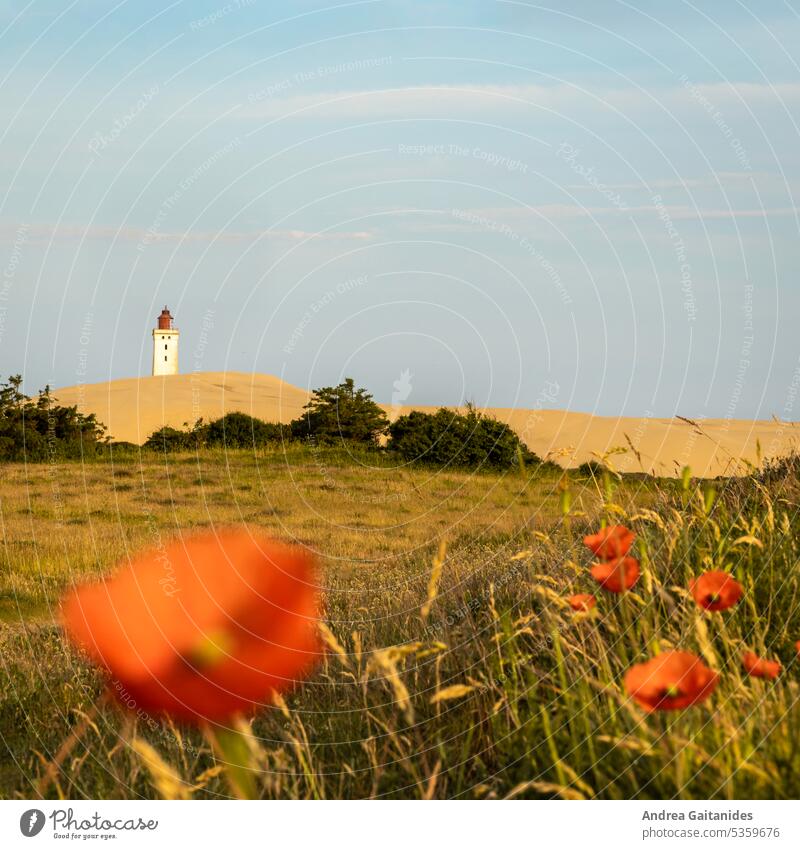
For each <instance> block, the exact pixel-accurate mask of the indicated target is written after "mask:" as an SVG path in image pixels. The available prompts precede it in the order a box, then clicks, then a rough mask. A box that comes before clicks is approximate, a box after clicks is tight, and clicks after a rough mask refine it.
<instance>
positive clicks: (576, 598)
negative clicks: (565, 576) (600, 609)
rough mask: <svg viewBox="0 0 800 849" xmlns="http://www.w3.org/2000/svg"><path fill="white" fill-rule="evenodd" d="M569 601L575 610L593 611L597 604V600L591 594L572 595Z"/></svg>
mask: <svg viewBox="0 0 800 849" xmlns="http://www.w3.org/2000/svg"><path fill="white" fill-rule="evenodd" d="M567 601H568V602H569V606H570V607H571V608H572V609H573V610H581V611H585V610H591V609H592V608H593V607H595V605H596V604H597V599H596V598H595V597H594V596H593V595H592V594H591V593H578V595H571V596H570V597H569V598H568V599H567Z"/></svg>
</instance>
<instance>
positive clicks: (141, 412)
mask: <svg viewBox="0 0 800 849" xmlns="http://www.w3.org/2000/svg"><path fill="white" fill-rule="evenodd" d="M55 395H56V397H57V398H58V399H59V401H61V402H62V403H64V404H70V405H73V404H74V405H77V406H78V408H79V409H80V410H81V411H82V412H86V413H90V412H91V413H95V414H96V415H97V417H98V418H99V419H100V420H101V421H102V422H104V423H105V424H106V426H107V427H108V429H109V432H110V433H111V435H112V436H113V438H114V439H116V440H125V441H128V442H135V443H142V442H144V440H145V439H146V438H147V437H148V436H149V435H150V434H151V433H152V432H153V431H154V430H157V429H158V428H160V427H162V426H163V425H172V426H174V427H181V426H182V425H183V424H184V423H187V422H189V423H191V422H194V421H196V420H197V419H198V418H204V419H206V420H209V419H214V418H218V417H219V416H221V415H224V414H225V413H226V412H233V411H239V412H243V413H248V414H249V415H252V416H257V417H258V418H261V419H265V420H267V421H281V422H288V421H291V420H292V419H294V418H296V417H297V416H298V415H299V414H300V412H301V410H302V408H303V405H304V404H305V403H306V401H307V399H308V393H307V392H306V391H305V390H303V389H299V388H298V387H296V386H292V385H291V384H290V383H286V382H284V381H282V380H281V379H280V378H277V377H274V376H273V375H267V374H247V373H243V372H201V373H196V374H181V375H172V376H169V377H142V378H127V379H124V380H113V381H110V382H108V383H95V384H90V385H84V386H71V387H66V388H63V389H58V390H56V392H55ZM385 409H386V410H387V413H389V414H390V415H392V416H397V415H400V414H401V413H405V412H408V411H409V410H411V409H422V410H424V409H430V408H426V407H402V408H390V407H388V406H386V407H385ZM487 412H489V413H492V414H493V415H495V416H497V418H498V419H500V420H501V421H504V422H507V423H508V424H510V425H511V427H513V428H514V429H515V430H516V431H517V432H518V433H519V434H520V435H521V436H522V438H523V439H524V441H525V442H526V444H527V445H528V447H529V448H530V449H531V450H532V451H535V452H536V453H537V454H538V455H539V456H540V457H549V458H550V459H553V460H555V461H557V462H559V463H561V464H562V465H564V466H570V467H571V466H577V465H580V464H581V463H583V462H585V461H586V460H590V459H593V458H595V457H596V456H597V455H601V454H604V453H605V452H607V451H610V450H611V449H614V448H621V447H622V448H627V447H628V439H629V440H630V442H631V443H632V444H633V446H634V447H635V448H636V451H638V452H639V454H640V457H641V462H640V459H639V458H637V456H636V455H635V454H634V452H633V451H630V450H628V453H626V454H622V455H620V456H617V457H615V458H614V464H615V466H616V468H618V469H619V470H620V471H625V472H639V471H642V470H644V471H647V472H654V473H656V474H660V475H675V474H678V473H679V472H680V469H681V468H683V466H686V465H688V466H691V468H692V471H693V473H694V474H695V475H697V476H701V477H715V476H717V475H723V474H733V473H736V472H737V471H742V470H743V468H744V463H745V462H750V463H755V462H756V461H757V456H758V451H759V448H758V445H759V444H760V447H761V454H762V457H771V456H778V455H781V454H786V453H788V452H789V451H791V450H793V449H795V448H796V447H797V439H798V435H800V430H798V428H797V426H796V425H794V424H791V423H782V422H777V421H744V420H725V419H707V420H706V421H704V422H703V423H702V427H701V429H700V430H698V428H696V427H694V426H693V425H692V424H690V423H688V422H686V421H683V420H681V419H677V418H674V419H655V418H651V419H648V418H625V417H619V418H614V417H604V416H593V415H589V414H587V413H572V412H566V411H559V410H524V409H507V408H495V409H490V410H488V411H487Z"/></svg>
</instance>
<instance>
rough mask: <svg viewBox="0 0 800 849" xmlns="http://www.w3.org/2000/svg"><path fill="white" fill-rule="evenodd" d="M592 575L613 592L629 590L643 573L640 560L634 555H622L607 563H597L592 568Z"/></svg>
mask: <svg viewBox="0 0 800 849" xmlns="http://www.w3.org/2000/svg"><path fill="white" fill-rule="evenodd" d="M590 571H591V573H592V577H593V578H594V579H595V581H597V583H598V584H600V586H601V587H602V588H603V589H604V590H609V591H610V592H612V593H621V592H625V590H629V589H630V588H631V587H632V586H633V585H634V584H635V583H636V582H637V581H638V580H639V575H640V574H641V572H640V569H639V561H638V560H636V559H635V558H634V557H620V558H618V559H617V560H609V561H608V562H606V563H595V564H594V565H593V566H592V568H591V569H590Z"/></svg>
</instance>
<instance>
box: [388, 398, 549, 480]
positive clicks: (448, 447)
mask: <svg viewBox="0 0 800 849" xmlns="http://www.w3.org/2000/svg"><path fill="white" fill-rule="evenodd" d="M389 436H390V441H389V446H388V447H389V449H390V450H392V451H394V452H396V453H397V454H399V455H400V456H401V457H402V458H403V459H404V460H406V461H408V462H419V463H428V464H430V465H434V466H438V467H444V466H450V467H456V468H470V469H478V468H493V469H507V468H511V467H512V466H518V465H519V464H520V462H522V463H539V462H541V461H540V460H539V458H538V457H537V456H536V455H535V454H534V453H533V452H531V451H529V450H528V448H527V447H526V446H525V445H524V444H523V443H522V441H521V440H520V438H519V437H518V436H517V434H516V433H515V432H514V431H513V430H512V429H511V428H510V427H509V426H508V425H507V424H504V423H503V422H499V421H498V420H497V419H495V418H493V417H492V416H488V415H486V414H484V413H480V412H479V411H478V410H476V409H475V408H474V407H472V406H471V405H468V406H467V409H466V412H464V413H461V412H458V411H457V410H448V409H446V408H444V407H442V408H441V409H440V410H437V411H436V412H435V413H422V412H418V411H415V412H411V413H409V414H408V415H405V416H400V418H398V419H397V420H396V421H395V422H393V423H392V424H391V425H390V426H389Z"/></svg>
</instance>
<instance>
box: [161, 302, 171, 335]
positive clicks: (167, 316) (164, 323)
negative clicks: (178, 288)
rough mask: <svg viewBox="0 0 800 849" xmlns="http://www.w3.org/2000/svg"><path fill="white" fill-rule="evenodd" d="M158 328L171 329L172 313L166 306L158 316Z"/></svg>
mask: <svg viewBox="0 0 800 849" xmlns="http://www.w3.org/2000/svg"><path fill="white" fill-rule="evenodd" d="M158 329H159V330H172V314H171V313H170V311H169V310H168V309H167V308H166V307H164V309H163V310H161V315H160V316H159V317H158Z"/></svg>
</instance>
